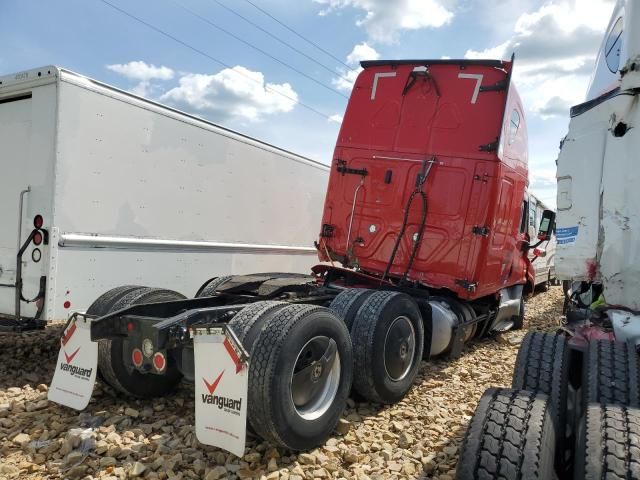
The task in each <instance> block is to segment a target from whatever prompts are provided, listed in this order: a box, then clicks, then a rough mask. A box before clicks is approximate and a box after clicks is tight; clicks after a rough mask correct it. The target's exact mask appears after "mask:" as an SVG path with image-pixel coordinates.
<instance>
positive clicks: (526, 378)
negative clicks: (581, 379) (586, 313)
mask: <svg viewBox="0 0 640 480" xmlns="http://www.w3.org/2000/svg"><path fill="white" fill-rule="evenodd" d="M568 375H569V348H568V347H567V339H566V337H565V336H564V335H557V334H555V333H545V332H529V333H527V334H526V335H525V337H524V339H523V340H522V344H521V346H520V350H519V351H518V357H517V358H516V364H515V367H514V371H513V382H512V388H514V389H517V390H529V391H530V392H533V393H543V394H545V395H547V396H548V397H549V407H550V409H551V416H552V417H553V419H554V424H555V425H556V427H557V428H558V429H561V428H563V427H564V422H565V414H566V405H567V384H568V380H567V378H568ZM557 431H558V432H559V431H560V430H557Z"/></svg>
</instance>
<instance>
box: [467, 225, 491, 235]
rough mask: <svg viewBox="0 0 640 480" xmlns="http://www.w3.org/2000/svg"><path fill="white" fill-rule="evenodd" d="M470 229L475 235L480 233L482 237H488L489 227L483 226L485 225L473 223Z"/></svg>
mask: <svg viewBox="0 0 640 480" xmlns="http://www.w3.org/2000/svg"><path fill="white" fill-rule="evenodd" d="M471 231H472V232H473V233H474V234H475V235H480V236H482V237H488V236H489V227H485V226H481V225H475V226H474V227H473V229H471Z"/></svg>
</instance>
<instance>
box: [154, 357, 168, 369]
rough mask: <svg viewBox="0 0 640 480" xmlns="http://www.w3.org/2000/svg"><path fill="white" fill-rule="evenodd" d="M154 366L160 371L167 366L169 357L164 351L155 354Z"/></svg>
mask: <svg viewBox="0 0 640 480" xmlns="http://www.w3.org/2000/svg"><path fill="white" fill-rule="evenodd" d="M153 366H154V368H155V369H156V370H157V371H158V372H162V371H163V370H164V369H165V368H166V367H167V359H166V358H165V356H164V355H163V354H162V353H160V352H156V354H155V355H154V356H153Z"/></svg>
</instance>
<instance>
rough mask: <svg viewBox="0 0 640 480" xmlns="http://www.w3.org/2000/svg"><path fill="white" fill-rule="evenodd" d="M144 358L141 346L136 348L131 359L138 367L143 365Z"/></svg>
mask: <svg viewBox="0 0 640 480" xmlns="http://www.w3.org/2000/svg"><path fill="white" fill-rule="evenodd" d="M142 360H143V357H142V351H141V350H140V349H139V348H134V349H133V352H131V361H132V362H133V364H134V365H135V366H136V367H141V366H142Z"/></svg>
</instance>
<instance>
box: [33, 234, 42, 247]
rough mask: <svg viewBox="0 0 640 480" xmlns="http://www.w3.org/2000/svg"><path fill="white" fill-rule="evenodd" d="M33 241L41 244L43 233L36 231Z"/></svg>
mask: <svg viewBox="0 0 640 480" xmlns="http://www.w3.org/2000/svg"><path fill="white" fill-rule="evenodd" d="M33 243H34V244H36V245H40V244H41V243H42V233H41V232H36V233H34V234H33Z"/></svg>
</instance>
